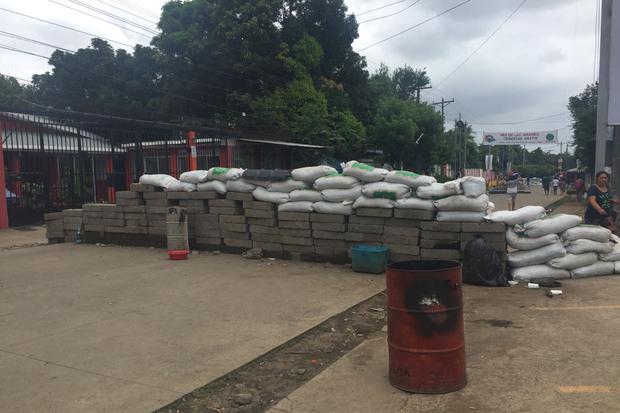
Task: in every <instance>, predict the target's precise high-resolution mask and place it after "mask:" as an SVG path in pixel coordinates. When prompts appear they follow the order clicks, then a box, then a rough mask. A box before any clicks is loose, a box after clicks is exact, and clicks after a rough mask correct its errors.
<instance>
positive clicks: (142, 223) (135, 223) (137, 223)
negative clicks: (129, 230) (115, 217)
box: [125, 218, 149, 227]
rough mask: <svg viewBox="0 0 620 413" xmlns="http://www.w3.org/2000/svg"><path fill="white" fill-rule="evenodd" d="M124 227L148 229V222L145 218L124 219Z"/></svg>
mask: <svg viewBox="0 0 620 413" xmlns="http://www.w3.org/2000/svg"><path fill="white" fill-rule="evenodd" d="M125 226H126V227H148V226H149V222H148V221H147V220H146V218H143V219H127V218H126V219H125Z"/></svg>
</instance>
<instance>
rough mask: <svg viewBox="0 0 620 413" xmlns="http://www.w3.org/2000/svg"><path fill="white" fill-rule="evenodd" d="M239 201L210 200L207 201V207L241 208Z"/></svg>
mask: <svg viewBox="0 0 620 413" xmlns="http://www.w3.org/2000/svg"><path fill="white" fill-rule="evenodd" d="M242 205H243V204H242V203H241V202H240V201H234V200H232V199H212V200H210V201H209V207H218V208H242Z"/></svg>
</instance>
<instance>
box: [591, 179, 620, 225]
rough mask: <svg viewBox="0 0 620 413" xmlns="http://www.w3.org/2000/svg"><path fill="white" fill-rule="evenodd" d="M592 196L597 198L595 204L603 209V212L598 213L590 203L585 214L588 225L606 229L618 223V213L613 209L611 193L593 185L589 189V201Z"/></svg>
mask: <svg viewBox="0 0 620 413" xmlns="http://www.w3.org/2000/svg"><path fill="white" fill-rule="evenodd" d="M592 196H593V197H594V198H595V202H596V203H597V204H598V205H599V206H600V207H601V208H602V211H597V210H596V209H595V208H594V206H592V204H591V203H588V206H587V207H586V213H585V221H586V224H590V225H601V226H604V227H609V226H610V225H613V224H614V223H615V222H616V218H617V213H616V211H614V209H613V199H612V198H611V194H610V193H609V191H604V192H603V191H601V190H600V188H599V187H598V186H597V185H592V186H591V187H590V189H588V199H590V197H592ZM601 212H602V213H601Z"/></svg>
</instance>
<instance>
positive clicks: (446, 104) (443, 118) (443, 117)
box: [432, 98, 454, 122]
mask: <svg viewBox="0 0 620 413" xmlns="http://www.w3.org/2000/svg"><path fill="white" fill-rule="evenodd" d="M452 102H454V98H452V99H450V100H444V98H441V102H433V103H432V105H441V120H442V121H444V122H445V120H446V117H445V116H444V108H445V107H446V106H448V105H449V104H450V103H452Z"/></svg>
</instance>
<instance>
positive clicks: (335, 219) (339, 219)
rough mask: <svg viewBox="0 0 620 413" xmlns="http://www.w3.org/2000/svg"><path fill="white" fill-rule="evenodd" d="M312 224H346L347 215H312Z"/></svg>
mask: <svg viewBox="0 0 620 413" xmlns="http://www.w3.org/2000/svg"><path fill="white" fill-rule="evenodd" d="M310 222H329V223H335V224H345V223H346V222H347V216H346V215H339V214H317V213H314V212H313V213H311V214H310Z"/></svg>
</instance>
